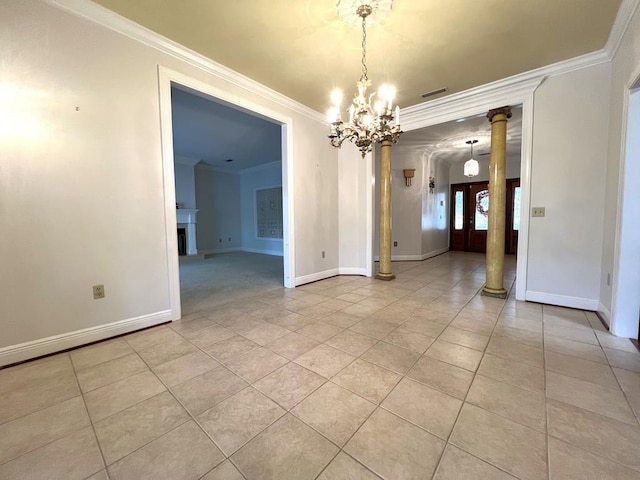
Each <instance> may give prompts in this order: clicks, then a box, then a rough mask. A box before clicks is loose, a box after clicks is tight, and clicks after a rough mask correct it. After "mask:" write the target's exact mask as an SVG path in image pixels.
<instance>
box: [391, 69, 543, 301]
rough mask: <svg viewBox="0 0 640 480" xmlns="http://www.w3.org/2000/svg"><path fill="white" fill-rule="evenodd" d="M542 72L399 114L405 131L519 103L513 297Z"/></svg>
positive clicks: (522, 294)
mask: <svg viewBox="0 0 640 480" xmlns="http://www.w3.org/2000/svg"><path fill="white" fill-rule="evenodd" d="M543 80H544V76H543V75H536V76H533V77H531V76H527V77H526V78H525V79H524V80H521V79H516V80H514V79H509V78H508V79H505V80H501V81H498V82H494V83H492V84H489V85H485V86H483V87H479V88H477V89H474V90H470V91H465V92H460V93H456V94H452V95H448V96H446V97H443V98H441V99H437V100H432V101H430V102H425V103H422V104H419V105H415V106H413V107H409V108H406V109H404V110H402V111H401V113H402V118H403V121H402V127H403V130H404V131H405V132H408V131H411V130H417V129H419V128H425V127H430V126H432V125H439V124H441V123H445V122H451V121H454V120H459V119H461V118H466V117H472V116H475V115H477V114H478V113H481V112H488V111H489V110H491V109H492V108H498V107H502V106H504V105H511V106H517V105H522V148H521V157H520V194H521V197H520V231H519V234H518V254H517V264H516V300H523V301H524V300H526V292H527V266H528V252H529V223H530V220H531V219H530V211H529V204H530V196H531V159H532V157H533V108H534V93H535V91H536V89H537V88H538V86H539V85H540V84H541V83H542V81H543Z"/></svg>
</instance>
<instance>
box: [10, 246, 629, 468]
mask: <svg viewBox="0 0 640 480" xmlns="http://www.w3.org/2000/svg"><path fill="white" fill-rule="evenodd" d="M483 261H484V258H483V257H482V256H479V255H468V254H467V255H465V254H453V253H450V254H445V255H442V256H440V257H437V258H434V259H431V260H428V261H425V262H416V263H397V264H394V269H395V271H396V273H397V279H396V280H395V281H393V282H380V281H375V280H371V279H366V278H361V277H335V278H331V279H328V280H324V281H321V282H317V283H314V284H310V285H307V286H304V287H301V288H298V289H295V290H284V289H280V290H278V291H275V292H273V291H272V292H270V293H267V294H264V295H262V296H258V297H255V298H253V299H250V300H245V301H243V302H237V303H235V302H234V303H231V304H227V305H225V306H223V307H217V308H215V309H211V310H209V311H201V312H198V313H195V314H191V315H189V316H188V317H186V318H184V319H183V320H181V321H179V322H174V323H173V324H172V325H170V326H169V325H166V326H160V327H156V328H152V329H149V330H145V331H142V332H138V333H134V334H131V335H128V336H125V337H121V338H117V339H113V340H110V341H107V342H103V343H99V344H95V345H92V346H89V347H85V348H82V349H78V350H74V351H71V352H69V353H64V354H60V355H57V356H53V357H49V358H44V359H41V360H38V361H35V362H30V363H26V364H22V365H19V366H16V367H12V368H9V369H4V370H1V371H0V479H12V480H13V479H45V478H46V479H64V480H73V479H92V480H98V479H99V480H105V479H111V480H120V479H134V480H139V479H156V480H157V479H171V480H177V479H205V480H218V479H232V480H233V479H242V478H247V479H266V478H273V479H295V480H302V479H307V478H308V479H314V478H318V479H323V480H328V479H347V478H348V479H377V478H385V479H389V480H391V479H393V480H398V479H406V478H415V479H431V478H433V479H437V480H447V479H450V480H454V479H455V480H461V479H491V480H493V479H497V480H502V479H505V480H506V479H514V478H519V479H527V480H529V479H531V480H537V479H547V478H550V479H553V480H557V479H625V480H627V479H640V426H639V424H638V417H639V416H640V353H638V352H637V351H636V350H635V347H634V346H633V345H632V344H631V342H629V341H628V340H624V339H618V338H615V337H612V336H611V335H609V334H608V333H607V332H606V331H605V330H604V329H603V327H602V326H601V324H600V322H599V320H598V319H597V318H596V316H595V315H594V314H592V313H589V312H583V311H578V310H570V309H564V308H558V307H546V306H544V307H543V306H541V305H538V304H531V303H522V302H516V301H514V300H513V299H509V300H507V301H506V302H505V301H504V300H498V299H493V298H487V297H481V296H479V295H478V294H477V292H478V290H479V288H480V287H481V286H482V283H483V279H484V270H483ZM511 267H513V265H511ZM510 281H513V277H512V276H511V277H510Z"/></svg>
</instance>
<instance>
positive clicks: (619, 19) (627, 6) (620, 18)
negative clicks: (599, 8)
mask: <svg viewBox="0 0 640 480" xmlns="http://www.w3.org/2000/svg"><path fill="white" fill-rule="evenodd" d="M638 5H640V0H622V3H621V4H620V8H619V9H618V14H617V15H616V19H615V21H614V22H613V27H611V32H610V33H609V39H608V40H607V43H606V45H605V46H604V50H605V51H606V52H607V55H608V56H609V60H611V59H613V57H614V56H615V54H616V52H617V51H618V48H619V47H620V42H622V37H623V36H624V33H625V32H626V31H627V28H629V22H631V18H633V14H634V13H635V12H636V10H637V8H638Z"/></svg>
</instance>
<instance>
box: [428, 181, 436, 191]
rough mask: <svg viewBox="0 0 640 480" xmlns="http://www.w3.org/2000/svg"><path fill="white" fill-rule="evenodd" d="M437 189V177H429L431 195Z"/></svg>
mask: <svg viewBox="0 0 640 480" xmlns="http://www.w3.org/2000/svg"><path fill="white" fill-rule="evenodd" d="M435 188H436V179H435V177H429V193H433V191H434V190H435Z"/></svg>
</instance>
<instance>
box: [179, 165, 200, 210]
mask: <svg viewBox="0 0 640 480" xmlns="http://www.w3.org/2000/svg"><path fill="white" fill-rule="evenodd" d="M174 174H175V185H176V202H177V203H178V205H179V206H180V208H191V209H194V208H197V207H196V180H195V172H194V168H193V165H192V164H189V165H187V164H184V163H180V162H178V161H176V163H175V169H174Z"/></svg>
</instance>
